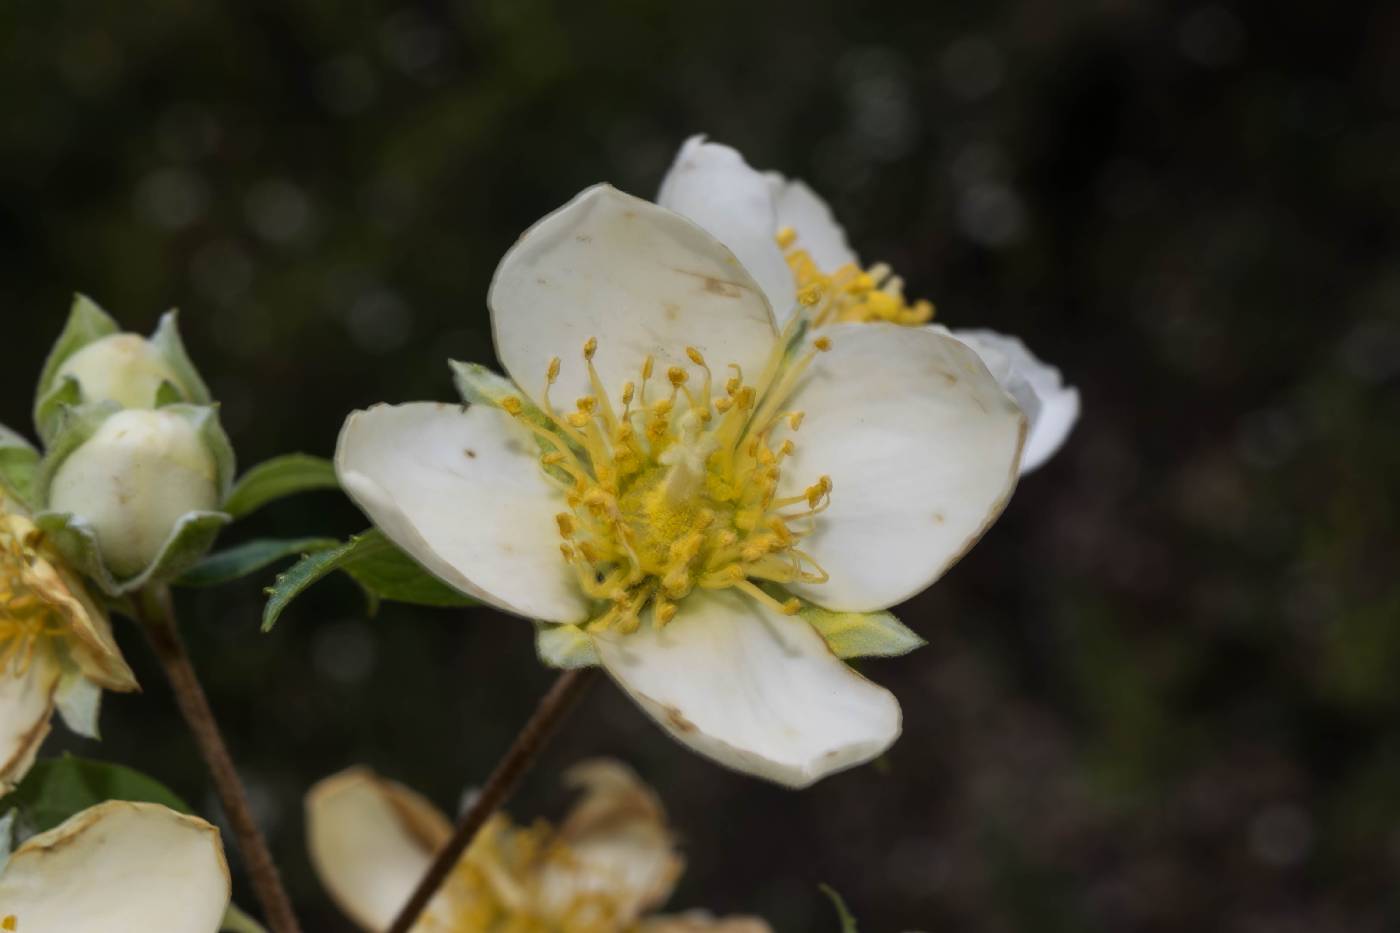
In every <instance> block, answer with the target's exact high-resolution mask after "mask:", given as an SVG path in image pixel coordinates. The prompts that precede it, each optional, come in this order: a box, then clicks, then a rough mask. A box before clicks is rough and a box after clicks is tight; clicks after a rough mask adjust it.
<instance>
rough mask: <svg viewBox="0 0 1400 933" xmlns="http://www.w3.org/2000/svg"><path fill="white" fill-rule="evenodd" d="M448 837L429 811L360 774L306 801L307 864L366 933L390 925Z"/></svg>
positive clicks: (355, 771)
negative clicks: (308, 859)
mask: <svg viewBox="0 0 1400 933" xmlns="http://www.w3.org/2000/svg"><path fill="white" fill-rule="evenodd" d="M451 832H452V826H451V824H450V823H449V822H448V821H447V818H446V817H445V816H443V815H442V813H440V812H439V811H438V810H437V809H436V808H435V807H433V805H432V804H431V803H429V802H428V801H426V800H425V799H423V798H422V797H420V796H419V795H418V794H415V793H414V792H413V791H411V790H409V789H408V788H406V787H403V786H401V785H399V784H395V783H393V782H391V781H386V780H383V779H382V778H380V777H378V776H376V775H375V774H373V773H372V772H370V771H369V770H367V769H365V768H351V769H350V770H348V771H342V772H341V773H340V774H337V775H334V776H332V777H329V778H326V779H325V780H323V781H321V782H319V783H318V784H316V786H315V787H313V788H312V789H311V791H310V792H309V793H308V794H307V795H306V838H307V846H308V847H309V849H310V851H311V864H312V865H313V866H314V867H315V869H316V873H317V875H319V876H320V879H321V884H322V885H324V886H325V888H326V890H327V891H328V892H329V893H330V895H331V897H332V899H334V900H335V902H336V903H337V904H338V905H339V906H340V908H341V909H342V910H344V911H345V913H346V914H348V915H349V916H350V917H351V918H353V919H354V921H355V922H356V923H358V924H359V925H360V926H361V927H363V928H364V929H366V930H383V929H387V928H388V926H389V925H390V924H391V923H393V921H394V917H395V916H397V914H398V912H399V909H400V908H402V907H403V905H404V903H405V902H406V901H407V900H408V898H409V895H411V894H412V893H413V891H414V888H416V887H417V885H418V882H419V880H420V879H422V877H423V873H424V872H425V871H427V869H428V865H429V864H430V863H431V862H432V857H433V853H434V852H436V851H437V850H438V849H439V848H440V847H441V846H442V845H443V844H444V843H445V842H446V841H447V838H448V836H450V835H451Z"/></svg>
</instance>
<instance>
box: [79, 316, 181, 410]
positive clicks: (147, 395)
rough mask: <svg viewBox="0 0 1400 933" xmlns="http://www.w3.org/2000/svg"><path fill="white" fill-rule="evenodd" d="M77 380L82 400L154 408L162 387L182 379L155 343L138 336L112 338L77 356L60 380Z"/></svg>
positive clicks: (100, 341)
mask: <svg viewBox="0 0 1400 933" xmlns="http://www.w3.org/2000/svg"><path fill="white" fill-rule="evenodd" d="M68 376H71V377H73V378H74V379H76V380H78V385H79V387H80V388H81V389H82V393H83V400H84V401H88V402H105V401H112V402H116V403H117V404H118V405H120V406H122V407H123V408H154V407H155V405H156V393H157V392H158V391H159V389H160V387H161V385H162V384H163V383H167V382H168V383H170V384H171V385H173V386H176V387H177V388H178V387H179V386H180V378H179V376H178V375H177V374H176V373H175V370H174V368H173V367H172V366H171V365H170V363H169V362H168V361H167V360H166V358H165V355H164V354H162V353H161V352H160V351H159V350H158V349H156V347H155V346H154V345H152V343H151V342H150V341H149V340H147V339H146V338H145V337H142V336H140V335H138V334H127V333H119V334H110V335H108V336H106V337H103V338H102V339H100V340H96V341H93V342H92V343H90V344H88V345H87V346H85V347H83V348H82V349H81V350H79V351H78V352H76V353H74V354H73V355H72V356H70V357H69V358H68V359H67V360H65V361H64V363H63V365H62V366H61V367H60V368H59V370H58V374H57V377H58V379H60V380H62V379H63V378H65V377H68Z"/></svg>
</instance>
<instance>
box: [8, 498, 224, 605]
mask: <svg viewBox="0 0 1400 933" xmlns="http://www.w3.org/2000/svg"><path fill="white" fill-rule="evenodd" d="M231 521H233V519H231V518H230V517H229V516H228V515H227V514H226V513H224V512H186V513H185V514H184V515H182V516H180V520H179V521H177V522H176V523H175V527H174V528H172V529H170V534H169V535H168V536H167V537H166V539H165V543H164V544H162V545H161V548H160V552H159V553H158V554H156V556H155V559H154V560H152V561H151V563H150V564H149V565H148V566H147V567H146V569H145V570H143V571H141V572H140V573H138V574H136V575H135V576H133V577H128V578H126V579H123V580H118V579H117V578H116V577H114V576H113V575H112V572H111V571H110V570H108V569H107V564H106V562H104V561H103V559H102V551H101V549H100V548H99V547H98V543H97V532H96V531H95V530H94V529H93V527H92V526H91V525H89V524H88V523H87V522H85V521H83V520H82V519H80V518H77V517H76V516H74V515H72V514H70V513H68V512H41V513H40V514H39V515H37V516H35V518H34V524H35V525H37V526H39V528H41V529H42V530H43V532H44V534H45V535H47V536H48V540H49V541H50V543H52V544H53V546H54V547H55V548H56V549H57V550H58V552H59V554H61V555H63V559H64V560H65V561H67V562H68V563H69V565H71V566H72V567H74V568H75V569H77V570H78V571H79V572H80V573H82V574H83V575H84V576H86V577H88V578H89V579H90V580H92V582H93V583H95V584H97V586H98V588H99V589H101V590H102V592H104V593H106V594H107V595H108V596H112V597H120V596H125V595H127V594H128V593H134V592H136V591H137V590H140V589H142V588H144V587H146V586H147V585H149V584H151V583H164V582H168V581H170V580H174V579H176V578H177V577H179V576H181V575H182V574H183V573H184V572H185V571H186V570H189V569H190V568H191V567H193V566H194V565H195V564H197V563H199V561H200V559H201V558H202V557H204V555H205V554H207V553H208V552H209V549H210V548H211V547H213V545H214V540H215V539H216V538H218V536H219V532H220V531H222V530H223V527H224V526H225V525H227V524H228V523H229V522H231Z"/></svg>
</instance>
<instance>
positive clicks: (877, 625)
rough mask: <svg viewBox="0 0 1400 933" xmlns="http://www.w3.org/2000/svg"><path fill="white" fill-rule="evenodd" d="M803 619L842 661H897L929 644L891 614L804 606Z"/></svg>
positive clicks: (807, 604) (805, 604)
mask: <svg viewBox="0 0 1400 933" xmlns="http://www.w3.org/2000/svg"><path fill="white" fill-rule="evenodd" d="M800 615H801V616H802V618H804V619H806V620H807V622H808V623H810V624H811V626H812V628H814V629H816V630H817V632H818V634H820V635H821V636H822V638H824V639H826V644H827V647H829V648H830V649H831V653H832V654H834V655H836V656H837V657H838V658H867V657H878V658H894V657H898V656H899V655H901V654H908V653H909V652H911V651H913V650H914V649H915V648H922V647H923V646H924V645H926V644H928V642H926V641H924V640H923V639H922V638H920V637H919V636H918V635H916V634H914V632H913V631H911V630H910V629H909V628H908V627H907V626H906V625H905V624H904V623H903V622H901V621H899V620H898V619H896V618H895V617H894V616H893V615H891V614H890V613H888V612H832V611H831V610H830V609H822V608H821V607H820V606H813V605H811V604H809V603H804V604H803V606H802V610H801V612H800Z"/></svg>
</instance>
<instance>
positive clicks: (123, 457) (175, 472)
mask: <svg viewBox="0 0 1400 933" xmlns="http://www.w3.org/2000/svg"><path fill="white" fill-rule="evenodd" d="M218 506H219V483H218V465H217V461H216V460H215V457H214V454H213V453H212V452H211V451H210V449H209V447H208V445H207V444H206V443H205V441H204V438H203V436H202V434H201V433H200V429H199V427H198V426H197V425H196V424H194V423H193V422H191V421H190V420H189V419H188V418H186V417H182V416H181V415H180V414H178V413H176V412H173V411H170V410H168V409H158V410H154V411H150V410H126V411H120V412H117V413H116V414H113V415H112V416H111V417H109V418H107V420H105V421H104V422H102V424H101V425H100V426H99V427H98V428H97V430H96V431H94V432H93V434H92V436H91V437H89V438H88V439H87V440H86V441H84V442H83V443H82V444H81V445H80V446H79V447H78V448H77V449H76V450H74V451H73V452H72V453H71V454H69V455H68V457H67V458H66V459H65V460H64V461H63V463H62V464H61V465H60V466H59V468H58V471H57V472H56V473H55V474H54V477H53V482H52V484H51V486H50V488H49V508H50V509H51V510H53V511H55V512H68V513H71V514H72V515H74V516H75V517H76V518H78V519H80V520H82V521H83V522H85V523H87V524H88V525H89V526H91V527H92V529H93V531H94V532H95V533H96V535H97V541H98V547H99V549H100V551H101V554H102V559H103V561H104V562H105V563H106V565H107V567H108V569H109V570H110V571H111V572H112V573H113V574H115V575H116V576H118V577H130V576H134V575H135V574H138V573H140V572H141V571H142V570H144V569H145V568H146V567H147V566H149V565H150V563H151V562H152V561H153V560H155V558H156V557H157V556H159V554H160V552H161V549H162V547H163V546H164V544H165V542H166V539H167V538H168V537H169V536H170V533H171V531H172V530H174V528H175V526H176V524H177V523H178V522H179V521H180V519H181V518H182V517H183V516H184V515H186V514H187V513H189V512H208V511H213V510H215V509H217V508H218Z"/></svg>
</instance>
